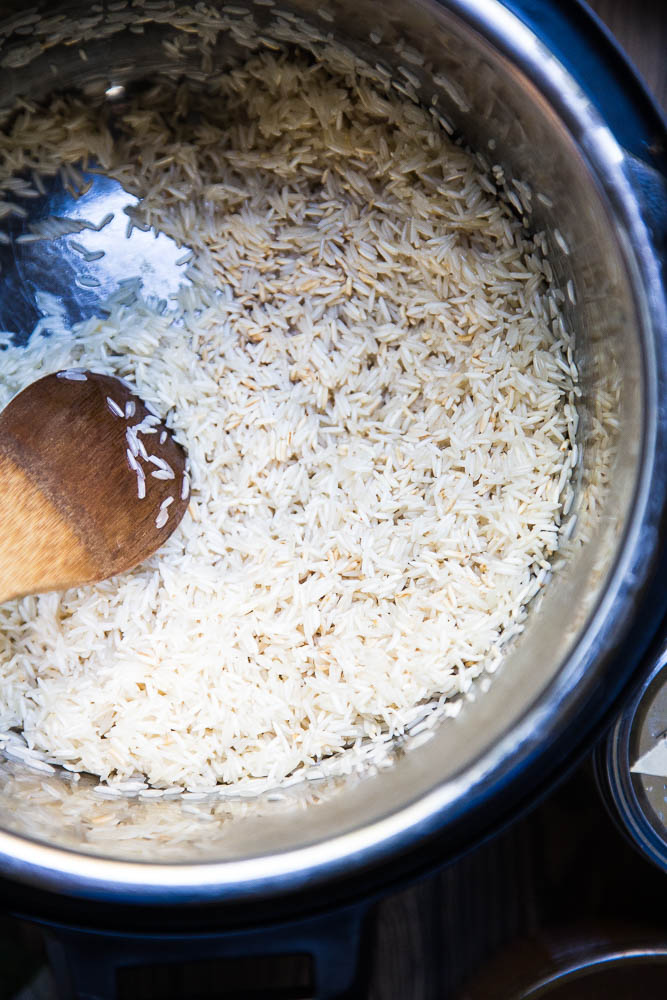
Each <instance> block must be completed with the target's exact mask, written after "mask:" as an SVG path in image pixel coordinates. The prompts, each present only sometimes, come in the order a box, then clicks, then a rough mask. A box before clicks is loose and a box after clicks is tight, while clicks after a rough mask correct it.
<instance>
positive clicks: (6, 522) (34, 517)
mask: <svg viewBox="0 0 667 1000" xmlns="http://www.w3.org/2000/svg"><path fill="white" fill-rule="evenodd" d="M0 483H1V484H2V488H1V489H0V604H1V603H3V602H4V601H8V600H10V599H11V598H13V597H19V596H24V595H25V594H34V593H38V592H40V591H43V590H59V589H61V588H63V587H67V586H68V585H69V584H70V583H71V580H72V574H73V567H76V568H77V569H76V572H77V575H79V574H80V576H79V578H80V579H81V580H86V579H90V578H91V577H93V576H94V575H95V573H94V567H93V566H92V564H91V562H90V559H89V556H88V552H87V550H86V548H85V546H84V545H83V544H82V542H81V540H80V539H79V538H78V537H77V535H76V534H75V533H74V531H73V530H72V528H71V526H70V524H69V523H67V522H66V521H65V520H64V519H63V516H62V513H59V511H58V508H57V507H56V505H55V504H54V503H53V502H52V501H51V500H49V498H48V497H47V496H45V494H44V493H43V492H42V491H41V490H40V489H39V487H38V486H36V484H35V483H34V482H33V481H32V480H31V478H30V476H29V475H28V474H26V472H25V471H24V470H23V469H21V468H20V467H19V466H17V465H16V463H15V462H14V461H13V460H12V458H11V457H10V456H8V455H6V454H3V453H2V451H0Z"/></svg>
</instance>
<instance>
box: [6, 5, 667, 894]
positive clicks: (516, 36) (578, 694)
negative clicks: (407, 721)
mask: <svg viewBox="0 0 667 1000" xmlns="http://www.w3.org/2000/svg"><path fill="white" fill-rule="evenodd" d="M183 6H184V5H182V4H181V5H179V4H176V7H177V8H178V9H181V8H182V7H183ZM204 6H208V7H211V8H213V7H216V5H215V4H213V3H210V2H209V3H208V4H207V5H200V14H201V23H202V24H204V23H208V22H207V17H208V15H206V16H205V15H204V13H203V12H202V11H203V7H204ZM242 6H243V4H241V3H236V4H235V6H234V7H233V8H230V7H228V8H227V12H226V13H225V11H224V7H222V6H220V7H217V8H216V9H217V10H218V11H222V15H221V16H224V17H227V18H229V19H234V18H236V17H238V16H240V15H239V14H238V13H235V12H237V11H239V10H240V9H241V7H242ZM41 7H42V10H43V11H44V12H45V14H48V17H49V18H53V17H54V16H57V14H58V13H59V12H61V11H63V12H65V13H67V14H68V15H69V16H68V18H67V19H66V20H65V22H64V23H65V28H63V22H53V21H52V22H51V26H48V27H47V31H46V35H45V36H44V39H43V40H44V41H45V42H47V43H49V41H50V40H51V41H52V35H51V34H50V33H52V32H53V31H56V30H57V31H59V32H61V33H62V32H65V33H66V32H67V31H69V33H70V38H69V41H70V42H72V40H73V38H74V41H75V43H74V44H64V43H58V44H49V47H48V48H46V49H45V50H44V51H43V52H42V50H41V48H40V46H39V45H37V46H36V47H35V48H33V49H32V50H31V51H28V52H27V54H26V53H23V52H22V51H21V50H19V54H18V55H16V54H14V55H13V56H10V58H9V60H8V59H7V54H8V53H16V46H19V47H20V46H23V47H25V46H26V36H25V34H19V35H18V36H16V35H12V36H11V37H6V38H5V39H4V43H3V47H2V56H1V58H2V60H3V61H2V65H3V66H4V69H3V70H2V74H1V75H0V95H2V96H1V98H0V100H1V101H2V104H3V105H11V104H12V102H13V101H14V99H15V97H16V96H17V95H20V94H26V95H28V96H33V97H37V98H41V97H44V96H45V95H46V94H48V92H49V91H50V90H52V89H53V88H56V87H58V88H62V87H65V86H81V85H84V84H86V83H87V82H88V83H89V82H90V81H91V80H93V79H97V80H99V79H100V78H101V79H102V80H104V81H106V82H107V83H108V86H109V87H110V88H113V87H116V86H122V85H124V84H126V83H128V82H129V81H130V80H132V79H135V78H138V77H142V76H149V77H150V78H151V79H155V78H156V76H158V75H159V74H160V73H163V72H166V73H169V72H170V66H169V61H168V56H167V55H166V50H165V48H164V46H163V44H162V43H163V41H164V40H165V39H167V38H169V37H170V36H171V35H177V34H178V31H179V29H178V28H174V27H172V26H170V23H169V21H170V19H171V16H170V15H168V14H167V13H166V11H167V8H171V7H173V5H172V4H165V5H164V9H162V8H161V6H160V5H159V4H146V6H145V7H144V5H143V4H142V3H135V4H133V5H132V7H131V8H130V9H129V10H126V12H125V13H126V15H127V17H129V16H130V15H132V16H135V15H136V16H141V19H142V24H143V28H144V31H143V33H135V32H129V31H128V30H114V31H113V32H112V33H106V34H105V31H108V18H109V17H111V18H112V19H113V18H114V16H115V20H116V22H118V21H119V20H122V18H121V17H120V15H118V14H116V15H113V12H110V11H107V12H106V13H104V12H100V11H98V10H97V8H95V7H92V8H91V6H90V4H80V5H76V4H67V3H63V4H59V3H54V2H48V3H43V4H42V5H41ZM248 8H249V9H250V10H251V11H252V16H253V17H254V18H255V19H256V21H257V22H258V24H259V25H260V26H261V32H262V33H264V34H270V33H271V30H272V27H271V25H272V22H273V20H274V18H275V17H276V11H277V7H275V8H273V7H270V6H268V7H267V6H266V4H265V3H263V4H260V3H259V2H258V3H257V5H253V4H248ZM12 9H16V8H15V7H12V5H9V4H0V14H1V12H2V11H3V10H4V11H5V12H8V11H9V10H12ZM290 9H291V11H292V12H296V13H298V14H301V15H302V16H303V17H304V18H305V19H306V21H308V22H309V23H311V24H312V25H315V26H317V27H318V28H319V29H320V30H323V31H324V32H325V33H331V34H332V35H333V36H335V37H336V38H337V39H339V40H340V41H341V42H342V43H343V44H344V45H347V46H348V47H349V49H350V50H351V51H352V52H354V53H355V54H356V55H358V56H359V57H361V58H364V59H366V60H368V61H369V62H370V63H371V64H375V63H378V62H379V63H381V65H382V66H384V67H386V69H387V70H388V71H389V72H390V73H398V66H399V65H402V64H403V63H404V62H405V52H406V48H407V51H409V50H412V51H413V53H418V54H419V56H421V57H423V62H422V61H421V60H420V59H419V58H418V59H416V60H415V59H414V57H413V59H412V62H411V64H410V65H411V72H412V71H413V72H414V74H415V75H416V76H417V77H418V78H419V82H420V88H419V98H420V99H421V100H422V101H423V102H424V103H425V104H426V105H429V106H430V105H431V103H432V100H433V99H434V98H435V96H436V95H437V99H438V101H437V107H438V108H439V109H442V113H443V115H444V117H445V119H446V121H447V122H448V123H451V125H452V126H453V127H454V128H455V130H456V131H457V133H458V134H460V135H461V136H463V137H464V139H465V141H467V142H468V143H470V145H471V146H473V147H474V148H475V149H476V150H478V151H480V152H482V153H484V154H485V155H487V156H491V155H492V157H493V161H494V162H499V163H501V164H502V165H503V167H504V168H505V171H506V172H507V174H508V176H513V177H516V178H520V179H521V180H523V181H526V182H527V183H528V184H530V185H531V187H532V188H533V190H534V191H535V192H539V193H540V194H541V195H542V197H541V198H537V197H536V198H534V199H533V204H534V217H533V224H534V225H535V226H536V227H538V228H541V227H545V228H546V230H547V232H548V233H550V234H551V243H552V250H553V266H554V271H555V273H556V275H557V278H558V279H559V281H560V282H561V283H562V286H563V288H565V287H566V286H567V283H568V281H572V286H570V287H571V288H572V289H573V294H572V296H571V297H572V300H573V301H571V302H570V303H569V304H568V310H569V313H570V320H571V322H572V324H573V326H574V328H575V330H576V335H577V343H578V347H577V364H578V367H579V371H580V373H581V375H582V380H583V387H584V398H583V401H582V405H583V409H584V418H583V419H582V422H581V425H580V428H579V437H580V440H579V449H580V472H579V488H578V494H577V497H576V500H575V504H574V508H573V513H575V514H576V516H577V520H576V527H574V523H575V522H572V524H573V528H574V530H573V534H572V539H571V542H570V543H569V544H568V545H567V546H566V550H565V552H564V559H563V565H562V566H561V568H560V569H559V571H558V573H557V574H556V577H555V579H554V582H553V584H552V586H550V587H549V588H547V593H546V594H545V595H544V598H543V599H542V601H541V603H540V605H539V606H538V607H535V608H534V609H533V613H532V614H531V616H530V621H529V623H528V625H527V627H526V630H525V633H524V634H523V635H522V636H521V638H520V640H519V641H517V642H516V644H515V646H514V647H513V649H512V650H511V652H510V654H509V655H508V658H507V661H506V663H505V664H504V666H503V668H502V669H501V670H500V671H499V673H498V675H497V676H496V677H495V678H494V680H493V683H492V684H491V686H490V689H489V690H488V691H487V692H486V693H484V696H483V697H479V698H476V699H474V700H469V701H467V702H466V704H465V705H464V708H463V710H462V711H461V713H460V715H459V717H458V718H457V719H455V720H451V721H448V722H446V723H445V724H444V725H442V726H441V727H440V728H439V729H438V731H437V732H436V733H435V735H434V736H433V738H432V739H431V740H430V741H428V742H425V743H423V744H422V745H420V746H416V745H415V746H412V745H410V741H409V740H408V741H406V743H405V745H403V746H402V747H401V748H399V749H398V751H397V753H396V755H395V760H394V761H393V764H392V766H391V767H389V768H387V769H383V770H381V771H379V772H377V773H369V774H366V775H357V776H350V777H349V778H346V779H337V780H336V781H335V782H330V783H328V784H325V785H323V786H321V787H315V786H314V785H313V784H312V783H311V784H309V786H308V787H307V788H304V787H300V786H298V785H297V786H293V787H292V788H291V789H289V790H286V791H285V792H284V794H282V795H280V796H267V797H265V798H264V799H260V800H257V801H252V802H250V801H241V802H238V801H227V802H224V801H223V802H221V801H217V800H216V803H215V804H207V803H204V804H200V806H199V807H198V809H199V812H198V813H197V812H196V811H195V812H194V813H192V812H191V813H190V814H188V815H189V818H190V819H191V829H190V832H189V834H188V836H187V837H182V838H180V839H179V841H178V842H177V843H176V842H175V841H174V838H173V836H172V832H173V830H174V829H175V826H176V825H179V826H180V825H181V823H182V819H183V813H182V805H181V803H180V802H176V801H171V802H167V801H160V802H147V801H140V800H131V801H127V800H123V801H115V800H114V801H106V800H105V801H103V803H102V804H103V808H104V811H105V813H106V814H107V817H108V816H112V817H113V818H117V819H118V820H119V821H120V822H121V823H122V837H119V838H118V839H117V840H105V842H104V846H103V847H101V846H100V842H99V839H97V838H96V836H95V821H96V818H97V817H98V816H99V814H100V808H101V800H100V798H99V796H97V795H96V794H95V793H94V792H93V791H92V786H89V785H88V784H87V783H86V781H85V780H82V781H81V782H80V783H79V785H78V786H77V785H72V784H71V783H70V784H69V785H67V788H66V794H65V793H63V794H62V795H61V794H60V792H61V790H62V789H64V788H65V786H64V784H63V781H64V779H62V778H61V777H59V776H57V775H56V776H41V775H38V776H37V777H35V776H31V775H30V774H28V773H26V772H25V769H22V768H21V766H20V765H18V764H11V763H7V764H5V765H3V774H2V778H1V779H0V820H1V825H2V831H1V832H0V867H2V869H3V870H4V871H5V872H6V873H7V874H9V875H11V876H12V877H15V878H17V879H19V880H24V881H26V882H30V883H32V884H34V885H37V886H44V887H49V888H55V889H60V890H63V891H67V892H69V893H71V894H74V895H77V894H81V895H97V896H101V897H103V898H120V897H122V896H125V895H127V894H128V893H132V892H134V893H136V894H138V895H137V898H141V899H143V900H147V901H148V900H152V901H159V900H160V899H163V898H168V899H170V900H171V901H174V902H175V901H178V900H184V901H185V900H188V901H197V900H205V899H208V900H212V899H221V898H224V899H225V900H228V901H230V902H232V901H239V900H244V899H249V898H258V897H262V896H269V895H273V896H275V895H277V894H280V893H287V892H290V891H292V890H298V889H299V888H300V887H302V886H304V885H305V884H306V883H308V884H311V885H313V884H317V883H318V882H320V881H323V880H326V879H330V878H332V877H333V876H336V875H341V874H342V873H347V874H348V875H353V876H354V875H355V874H356V873H359V872H361V871H362V870H365V871H367V870H369V869H372V868H374V867H380V866H381V865H382V863H384V862H386V861H387V860H388V859H392V858H394V859H395V858H398V857H399V856H404V855H406V853H409V852H410V851H411V850H414V849H418V848H420V847H422V846H423V845H424V844H426V843H427V842H428V841H429V840H430V839H431V838H432V837H433V835H434V834H439V835H440V837H441V841H440V843H441V849H442V851H447V850H453V849H454V848H455V847H460V846H461V844H462V843H463V842H465V839H466V838H467V837H469V836H474V835H476V834H478V833H479V832H480V831H481V830H482V829H483V828H484V827H485V826H488V824H489V823H491V822H493V821H495V820H497V819H500V818H501V817H502V816H503V815H505V813H506V812H507V810H508V809H510V808H511V807H512V806H513V805H514V804H515V803H516V802H517V801H518V800H519V799H520V798H521V797H523V796H524V795H527V794H528V793H530V792H531V791H532V790H533V789H534V788H535V787H536V786H537V785H538V784H539V783H540V782H543V781H546V780H547V778H548V776H549V775H550V774H551V773H552V772H553V771H554V770H555V769H556V768H557V766H558V764H559V763H560V761H561V759H562V758H563V757H564V755H565V754H566V752H567V751H569V750H571V749H572V748H574V747H580V746H582V745H583V744H584V743H585V740H586V737H587V734H588V733H589V731H590V729H591V727H592V726H593V724H594V723H595V722H596V721H597V720H598V718H599V717H600V715H601V714H602V713H603V711H604V710H605V708H606V707H607V706H608V705H609V703H610V702H611V700H612V698H613V697H614V696H615V695H616V694H617V692H618V690H619V689H620V687H621V686H622V683H623V682H624V680H625V679H626V678H627V673H628V670H629V667H630V665H631V664H630V662H629V660H628V658H627V655H628V654H627V648H626V640H627V637H628V635H629V630H630V627H631V625H632V623H633V621H635V620H636V617H637V615H638V614H642V615H644V616H645V619H646V621H647V622H649V621H650V616H651V614H653V613H654V611H655V608H654V604H651V603H650V601H649V596H650V591H651V587H652V586H653V585H654V583H655V572H656V562H657V558H658V555H659V548H660V543H661V537H662V536H661V531H662V530H663V528H664V513H665V472H664V468H663V467H662V466H661V465H660V458H659V455H660V448H661V447H662V448H663V449H664V447H665V444H666V443H667V439H666V434H665V431H666V428H665V420H666V413H667V394H666V392H667V383H666V369H665V356H664V353H665V344H664V339H663V340H661V329H663V328H664V326H663V325H664V300H663V297H662V289H661V286H660V280H659V269H658V263H657V261H656V258H655V253H654V250H653V248H652V245H651V242H650V239H649V235H648V233H647V230H646V228H645V225H644V223H643V221H642V217H641V214H640V207H639V204H638V200H637V196H636V194H635V191H634V189H633V187H632V186H631V184H630V183H629V181H628V179H627V177H626V172H625V158H624V154H623V151H622V150H621V149H620V148H619V146H618V145H617V143H616V141H615V139H614V138H613V136H612V134H611V132H610V131H609V130H608V128H607V127H606V126H605V123H604V122H603V121H602V120H601V119H600V118H599V116H598V115H597V113H596V112H595V110H594V108H593V106H592V105H591V103H590V102H589V100H588V98H587V97H586V96H585V94H584V93H583V92H582V91H581V90H580V89H579V88H578V86H577V85H576V84H575V83H574V81H573V79H572V78H571V77H570V76H568V74H567V73H566V72H565V71H564V69H563V68H562V66H561V65H560V64H559V63H558V62H557V60H556V59H555V58H554V57H553V56H552V54H551V53H550V51H549V49H548V48H547V47H546V46H545V45H544V44H543V43H542V42H540V41H539V40H538V39H537V38H536V36H535V35H534V34H533V33H532V32H531V31H530V30H529V29H528V28H526V27H524V26H523V25H522V24H521V23H520V22H519V21H518V20H517V18H516V17H515V16H514V15H512V14H511V13H509V12H508V11H507V10H506V9H505V8H504V7H503V6H502V5H501V4H500V3H498V2H494V0H451V2H442V3H437V2H435V0H411V2H408V0H401V2H398V0H391V2H388V3H384V4H381V5H379V4H376V3H373V2H370V0H354V2H351V0H350V2H347V0H332V2H330V3H328V4H324V2H323V0H318V2H317V3H315V2H313V3H310V2H306V0H301V2H299V0H293V2H292V3H291V5H290ZM132 12H134V14H133V13H132ZM81 17H84V18H85V21H86V22H87V26H86V27H85V30H84V31H83V38H82V39H81V40H76V37H75V36H76V34H77V29H76V23H77V19H80V18H81ZM0 20H2V18H1V17H0ZM10 20H11V19H10ZM16 23H19V26H20V24H21V23H22V22H20V21H19V22H16V21H15V24H16ZM292 23H293V22H292ZM105 26H106V27H105ZM34 28H35V33H37V32H38V31H39V22H36V23H35V26H34ZM79 34H81V31H79ZM257 34H259V28H258V31H257ZM38 37H39V36H38V34H34V35H33V38H31V39H29V40H28V41H29V43H33V42H34V38H38ZM82 47H85V50H86V54H87V57H88V58H87V60H86V61H85V62H84V61H83V60H82V59H81V58H80V57H79V55H78V51H77V50H78V49H79V48H82ZM238 54H239V48H238V46H237V45H236V44H235V42H234V41H233V33H232V35H230V34H229V33H227V32H225V31H222V32H220V34H219V36H218V40H217V42H216V45H215V49H214V56H215V62H216V68H219V67H221V66H222V65H224V63H225V61H227V60H230V59H233V58H236V57H238ZM181 70H182V66H179V68H178V72H181ZM193 71H194V70H193ZM491 140H493V141H491ZM494 144H495V145H494ZM490 149H493V153H492V154H491V153H490ZM556 229H557V230H558V231H559V234H560V237H559V236H558V235H556ZM563 241H565V242H566V244H567V246H568V247H569V250H570V252H569V253H565V252H563ZM15 277H16V276H14V278H15ZM575 303H576V304H575ZM2 308H3V309H5V311H6V309H7V308H11V306H8V304H7V301H5V302H4V303H3V305H2ZM593 500H594V502H592V501H593ZM621 654H622V655H621ZM31 783H32V784H31ZM44 786H50V787H51V789H52V791H54V792H55V794H54V796H52V800H53V804H52V805H51V806H49V805H48V803H47V799H48V795H46V796H45V795H44V794H41V793H40V792H39V789H40V788H41V789H42V790H43V788H44ZM31 789H32V792H31ZM190 809H192V804H191V805H190Z"/></svg>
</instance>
